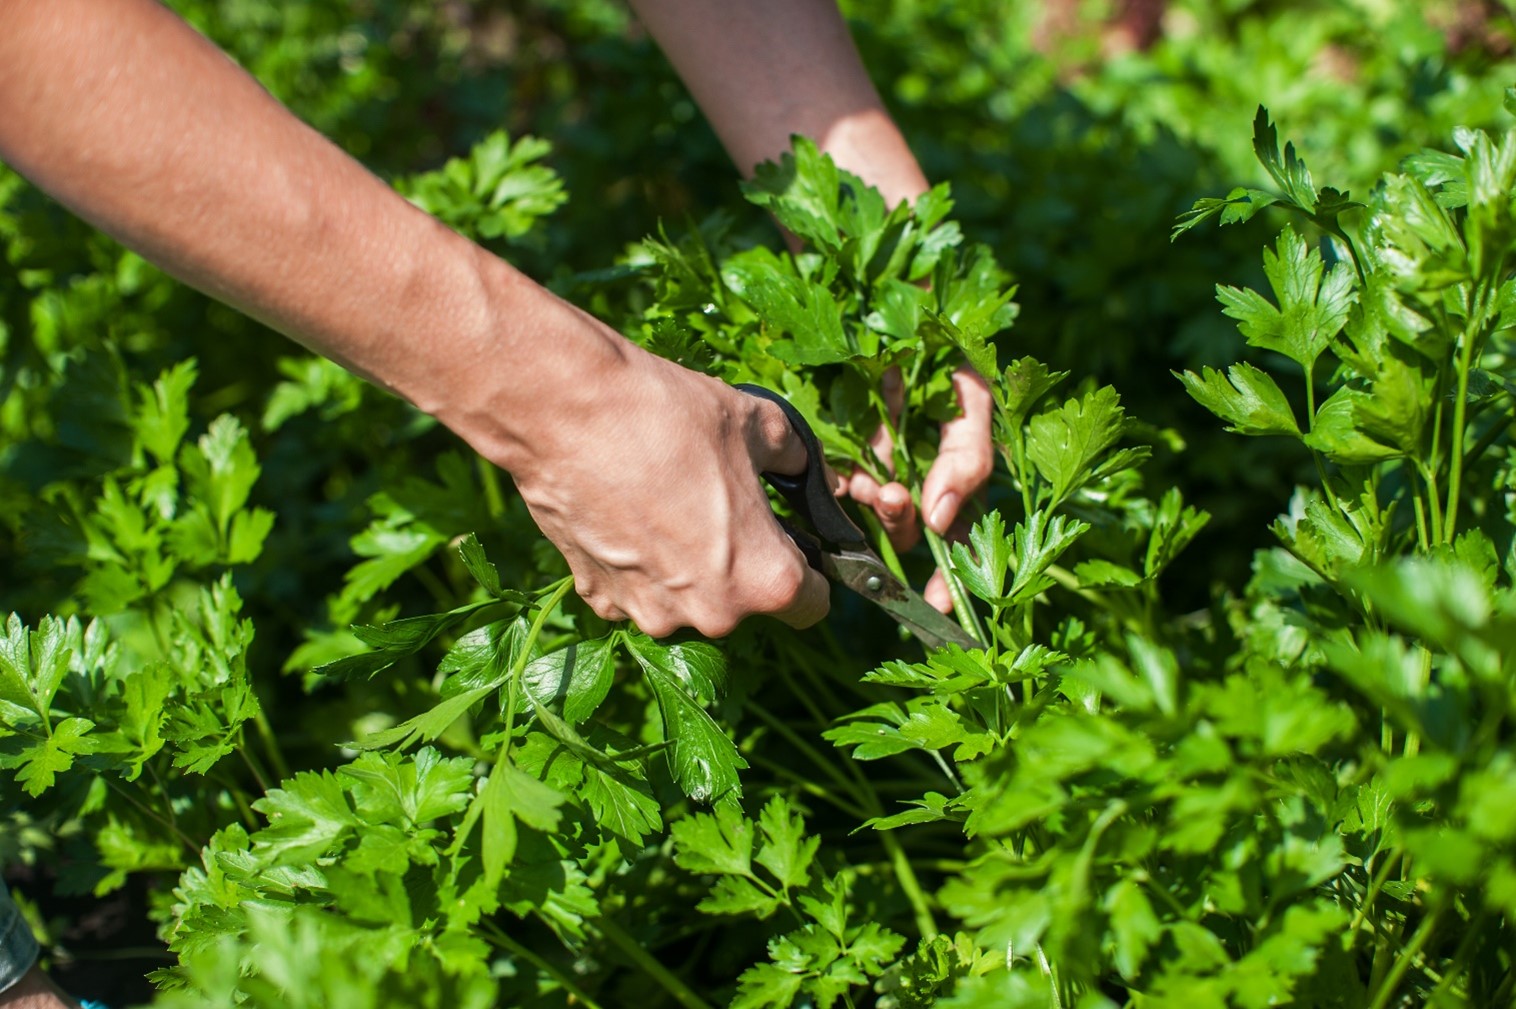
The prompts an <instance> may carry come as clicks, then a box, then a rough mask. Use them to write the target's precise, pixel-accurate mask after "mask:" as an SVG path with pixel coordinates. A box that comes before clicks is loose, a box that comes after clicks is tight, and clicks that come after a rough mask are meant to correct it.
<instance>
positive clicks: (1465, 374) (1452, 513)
mask: <svg viewBox="0 0 1516 1009" xmlns="http://www.w3.org/2000/svg"><path fill="white" fill-rule="evenodd" d="M1470 314H1471V315H1473V313H1472V312H1471V313H1470ZM1478 336H1479V326H1478V324H1477V323H1476V322H1474V321H1473V320H1472V319H1471V320H1470V322H1469V325H1468V326H1467V327H1466V328H1465V329H1464V332H1463V345H1462V346H1461V347H1459V348H1458V396H1457V398H1456V399H1454V400H1453V448H1452V452H1451V454H1450V455H1449V457H1448V508H1447V512H1446V518H1445V520H1444V522H1443V525H1444V531H1443V532H1444V535H1443V542H1444V543H1451V542H1453V535H1454V533H1456V532H1457V531H1458V496H1459V493H1460V491H1461V490H1462V489H1463V461H1464V460H1463V441H1464V437H1465V436H1466V435H1467V433H1468V432H1467V431H1466V430H1465V428H1466V427H1467V423H1466V418H1467V414H1468V408H1469V370H1470V369H1471V368H1472V367H1473V363H1474V342H1475V340H1476V339H1477V338H1478Z"/></svg>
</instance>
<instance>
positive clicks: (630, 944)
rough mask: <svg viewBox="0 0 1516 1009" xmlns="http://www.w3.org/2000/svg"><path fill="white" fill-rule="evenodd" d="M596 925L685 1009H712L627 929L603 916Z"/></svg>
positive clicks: (603, 934) (614, 944)
mask: <svg viewBox="0 0 1516 1009" xmlns="http://www.w3.org/2000/svg"><path fill="white" fill-rule="evenodd" d="M595 927H596V928H598V929H599V930H600V934H601V935H602V936H604V937H605V938H606V939H607V940H609V941H610V943H611V945H613V946H615V947H616V948H617V949H619V950H620V951H621V952H622V953H623V954H624V955H625V956H626V958H627V959H628V960H630V961H632V963H633V964H634V965H635V966H637V967H638V968H640V969H641V970H642V971H643V972H644V973H646V974H647V976H648V977H650V978H652V979H653V980H654V981H657V982H658V983H659V984H660V985H662V986H663V990H664V991H666V992H668V993H669V994H670V995H672V996H673V997H674V1001H675V1002H678V1003H679V1004H680V1005H682V1006H684V1009H712V1007H711V1004H710V1003H709V1002H707V1001H706V1000H705V999H703V998H701V997H700V996H699V995H697V994H695V992H694V989H692V988H690V986H689V985H687V984H685V983H684V982H683V981H681V980H679V978H677V977H675V976H674V973H673V972H672V971H670V970H669V969H668V968H667V967H665V966H664V965H663V964H661V963H659V962H658V960H656V959H655V958H654V957H653V955H652V954H651V953H649V952H648V951H647V950H645V949H643V948H642V945H641V944H640V943H638V942H637V940H635V939H633V938H632V937H631V936H629V935H627V934H626V930H625V929H623V928H622V927H621V926H620V925H617V924H616V923H615V922H614V921H612V920H611V919H610V918H601V919H599V920H598V921H596V922H595Z"/></svg>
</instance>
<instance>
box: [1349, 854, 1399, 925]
mask: <svg viewBox="0 0 1516 1009" xmlns="http://www.w3.org/2000/svg"><path fill="white" fill-rule="evenodd" d="M1399 861H1400V853H1399V852H1391V853H1390V854H1389V855H1388V856H1387V857H1386V858H1385V860H1384V864H1383V865H1381V866H1380V867H1379V871H1378V872H1376V873H1375V874H1374V878H1373V879H1371V880H1370V881H1369V888H1368V890H1367V891H1365V892H1364V895H1363V901H1362V902H1361V903H1360V904H1359V905H1358V909H1357V910H1356V911H1354V912H1353V920H1352V921H1350V922H1349V923H1348V937H1349V938H1350V939H1351V938H1352V937H1353V936H1355V935H1357V934H1358V930H1359V929H1360V928H1362V927H1363V923H1364V920H1365V919H1366V918H1367V917H1368V915H1369V911H1370V910H1371V909H1372V908H1373V906H1374V900H1375V898H1377V897H1378V896H1379V891H1380V890H1383V889H1384V885H1385V884H1386V883H1388V882H1389V881H1390V874H1391V873H1392V872H1394V871H1395V866H1396V864H1397V863H1399Z"/></svg>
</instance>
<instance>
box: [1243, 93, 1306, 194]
mask: <svg viewBox="0 0 1516 1009" xmlns="http://www.w3.org/2000/svg"><path fill="white" fill-rule="evenodd" d="M1253 153H1254V154H1255V155H1257V157H1258V161H1259V163H1260V164H1261V165H1263V167H1264V168H1265V169H1266V170H1267V171H1268V173H1269V175H1271V176H1272V177H1273V179H1274V181H1275V182H1276V183H1278V184H1279V188H1281V189H1283V190H1284V192H1285V196H1286V197H1288V198H1289V200H1290V201H1291V202H1292V203H1294V204H1295V206H1297V207H1299V208H1300V209H1301V210H1304V211H1305V212H1306V213H1308V214H1314V213H1315V212H1316V187H1315V186H1313V185H1312V184H1311V173H1310V171H1309V170H1307V168H1306V167H1305V162H1303V161H1301V160H1300V158H1298V157H1296V155H1295V145H1294V144H1290V143H1287V144H1285V145H1284V153H1283V155H1281V154H1280V152H1279V133H1278V131H1277V130H1275V129H1274V124H1273V123H1272V122H1270V121H1269V110H1268V109H1266V108H1264V107H1263V106H1262V105H1260V106H1258V114H1257V115H1256V116H1255V117H1254V118H1253Z"/></svg>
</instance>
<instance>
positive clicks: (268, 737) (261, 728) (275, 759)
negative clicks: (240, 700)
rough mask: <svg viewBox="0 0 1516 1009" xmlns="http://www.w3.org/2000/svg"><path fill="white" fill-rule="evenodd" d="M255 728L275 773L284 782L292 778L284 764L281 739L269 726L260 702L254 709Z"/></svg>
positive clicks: (287, 766)
mask: <svg viewBox="0 0 1516 1009" xmlns="http://www.w3.org/2000/svg"><path fill="white" fill-rule="evenodd" d="M253 727H254V728H255V729H257V730H258V740H259V742H261V743H262V744H263V752H264V753H266V754H268V759H269V763H271V764H273V765H274V773H275V774H277V775H278V776H279V780H280V781H283V780H284V779H285V778H288V777H289V776H290V768H289V765H288V764H286V763H285V762H284V752H283V751H282V750H281V749H280V748H279V737H278V736H276V735H274V727H273V726H272V725H271V724H269V720H268V713H267V712H265V711H264V710H263V704H262V703H261V702H260V703H259V704H258V706H257V707H256V708H254V709H253Z"/></svg>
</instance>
